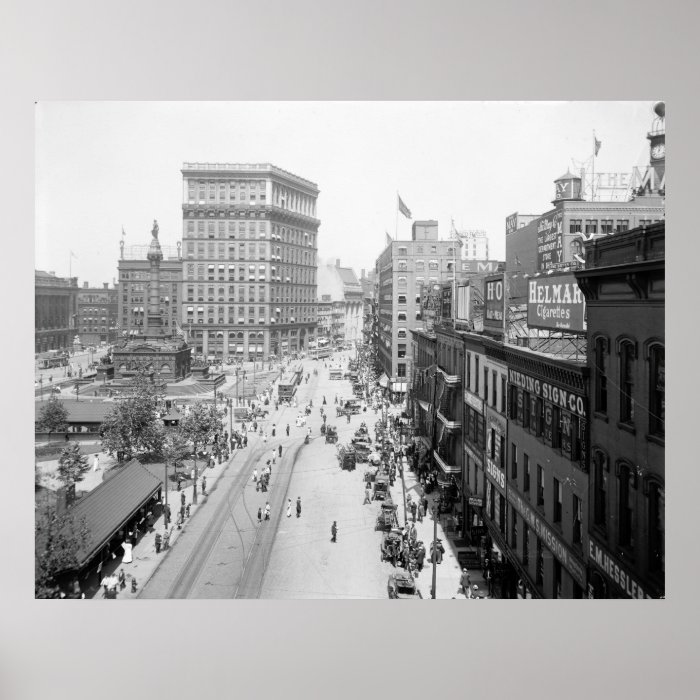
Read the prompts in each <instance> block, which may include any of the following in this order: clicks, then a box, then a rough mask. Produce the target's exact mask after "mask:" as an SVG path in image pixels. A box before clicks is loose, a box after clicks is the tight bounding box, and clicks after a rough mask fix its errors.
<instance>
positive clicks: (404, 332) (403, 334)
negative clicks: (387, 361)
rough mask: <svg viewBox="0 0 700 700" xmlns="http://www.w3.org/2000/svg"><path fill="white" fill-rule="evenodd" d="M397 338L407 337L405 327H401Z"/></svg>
mask: <svg viewBox="0 0 700 700" xmlns="http://www.w3.org/2000/svg"><path fill="white" fill-rule="evenodd" d="M396 337H397V338H405V337H406V329H405V328H399V330H398V333H397V334H396Z"/></svg>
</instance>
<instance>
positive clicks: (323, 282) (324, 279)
mask: <svg viewBox="0 0 700 700" xmlns="http://www.w3.org/2000/svg"><path fill="white" fill-rule="evenodd" d="M318 294H319V299H320V302H319V327H320V328H323V330H324V334H326V333H327V332H328V331H330V333H329V336H330V338H331V339H332V341H333V343H334V344H342V343H356V342H358V341H360V340H361V339H362V324H363V320H362V315H363V314H362V309H363V301H362V285H361V284H360V281H359V280H358V279H357V276H356V275H355V272H354V271H353V270H352V268H349V267H341V266H340V260H336V261H335V264H334V265H319V267H318ZM322 306H323V311H321V307H322ZM329 326H330V327H329Z"/></svg>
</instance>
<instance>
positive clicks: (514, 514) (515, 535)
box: [510, 506, 518, 551]
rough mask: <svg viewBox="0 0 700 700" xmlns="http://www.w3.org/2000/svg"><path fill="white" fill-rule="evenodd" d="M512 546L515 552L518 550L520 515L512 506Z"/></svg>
mask: <svg viewBox="0 0 700 700" xmlns="http://www.w3.org/2000/svg"><path fill="white" fill-rule="evenodd" d="M510 546H511V547H512V548H513V551H517V549H518V513H517V511H516V510H515V508H513V506H510Z"/></svg>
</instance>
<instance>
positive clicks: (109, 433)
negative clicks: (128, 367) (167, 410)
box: [102, 373, 165, 459]
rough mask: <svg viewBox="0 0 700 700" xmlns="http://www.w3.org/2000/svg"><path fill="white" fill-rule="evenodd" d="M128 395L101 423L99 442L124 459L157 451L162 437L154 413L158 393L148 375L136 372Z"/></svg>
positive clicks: (158, 418)
mask: <svg viewBox="0 0 700 700" xmlns="http://www.w3.org/2000/svg"><path fill="white" fill-rule="evenodd" d="M126 390H127V391H128V392H129V396H128V397H127V398H126V399H124V400H123V401H120V402H119V403H117V404H116V405H115V407H114V408H113V409H112V411H111V412H110V413H109V414H108V415H107V417H106V418H105V420H104V422H103V423H102V446H103V447H104V449H105V450H106V451H107V452H108V453H109V454H110V455H114V454H115V453H121V454H123V455H124V457H125V458H126V459H131V458H132V457H133V456H134V455H135V454H138V453H142V452H155V453H156V454H160V451H161V449H162V446H163V441H164V440H165V431H164V428H163V423H162V421H161V420H160V417H159V416H158V406H159V405H160V403H161V400H162V396H161V394H160V393H159V392H158V389H157V387H156V386H155V385H154V384H153V383H152V382H151V380H150V378H149V377H148V376H147V375H146V374H144V373H139V374H138V375H137V376H136V377H134V379H133V380H132V381H131V384H130V385H129V386H128V387H127V389H126Z"/></svg>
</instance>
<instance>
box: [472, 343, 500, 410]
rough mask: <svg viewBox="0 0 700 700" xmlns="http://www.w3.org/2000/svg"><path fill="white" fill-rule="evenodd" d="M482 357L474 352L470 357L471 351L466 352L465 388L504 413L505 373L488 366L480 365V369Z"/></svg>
mask: <svg viewBox="0 0 700 700" xmlns="http://www.w3.org/2000/svg"><path fill="white" fill-rule="evenodd" d="M482 359H483V356H479V355H477V354H474V355H473V357H472V353H470V352H468V353H467V361H466V370H467V371H466V377H465V383H466V386H465V388H466V389H468V390H469V391H471V392H472V393H473V394H476V395H477V396H479V397H480V398H482V399H484V401H485V402H486V404H487V405H489V406H491V407H492V408H495V409H496V410H497V411H500V412H501V413H503V414H504V415H505V412H506V375H505V374H503V373H502V372H497V371H496V370H495V369H489V368H488V367H482V368H481V371H480V368H479V364H480V362H481V360H482ZM472 360H473V361H472ZM499 389H500V392H499Z"/></svg>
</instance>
